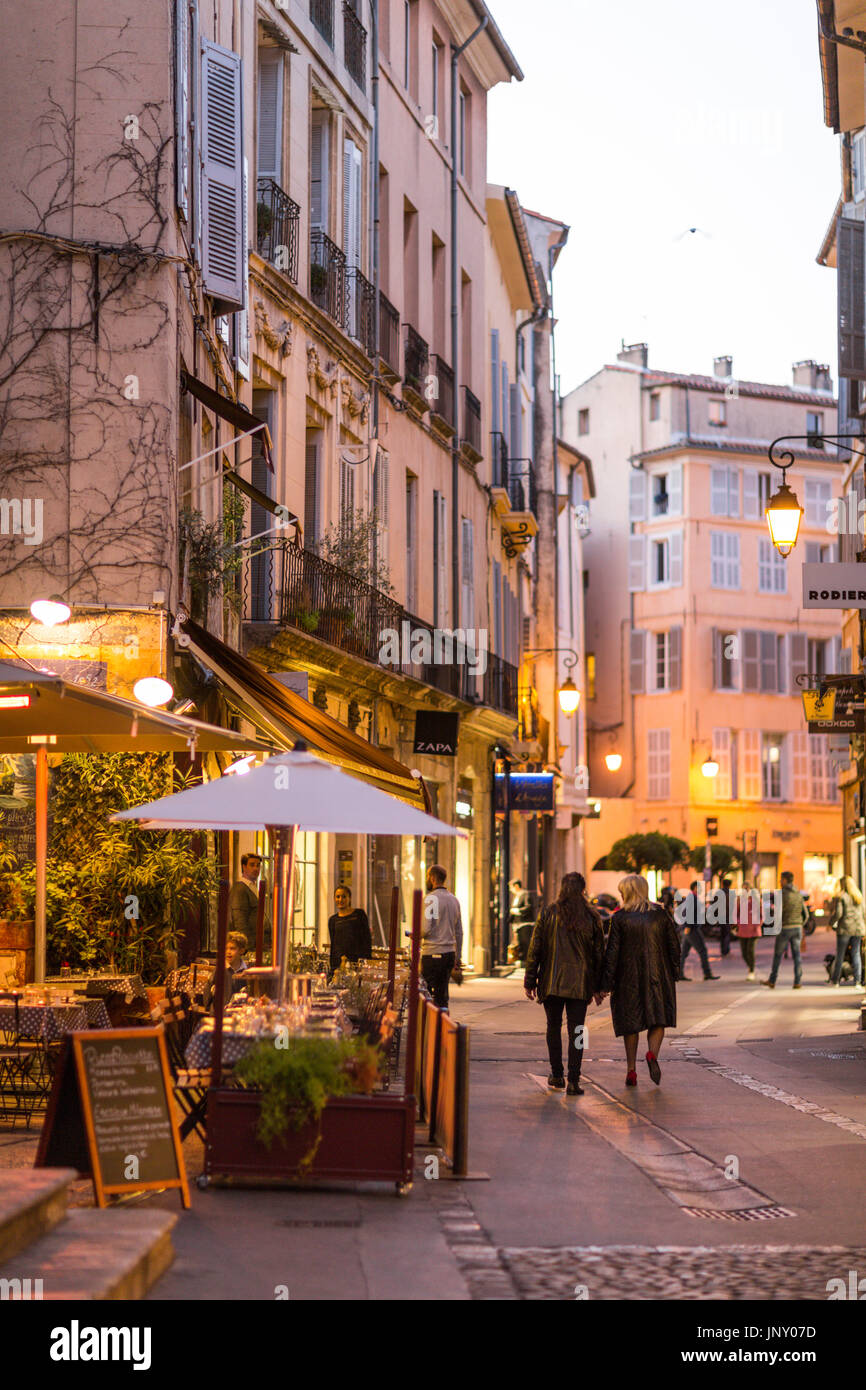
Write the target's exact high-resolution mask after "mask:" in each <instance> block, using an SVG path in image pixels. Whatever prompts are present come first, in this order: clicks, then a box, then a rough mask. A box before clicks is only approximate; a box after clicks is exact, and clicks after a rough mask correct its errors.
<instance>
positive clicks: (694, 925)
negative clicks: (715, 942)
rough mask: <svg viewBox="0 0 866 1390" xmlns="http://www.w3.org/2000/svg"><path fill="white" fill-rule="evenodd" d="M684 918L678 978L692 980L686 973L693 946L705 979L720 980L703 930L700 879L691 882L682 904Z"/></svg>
mask: <svg viewBox="0 0 866 1390" xmlns="http://www.w3.org/2000/svg"><path fill="white" fill-rule="evenodd" d="M680 910H681V912H682V920H683V924H684V925H683V944H682V954H681V956H680V963H679V970H678V972H677V978H678V979H679V980H690V979H691V976H690V975H687V974H686V957H687V956H688V954H689V951H691V950H692V948H694V949H695V951H697V953H698V957H699V959H700V962H701V967H702V969H703V972H704V979H705V980H718V978H719V976H718V975H714V974H713V972H712V970H711V969H710V958H709V955H708V954H707V943H706V941H705V940H704V934H703V932H702V931H701V922H702V921H703V904H702V903H701V900H700V898H699V897H698V880H697V879H693V880H692V882H691V883H690V884H689V891H688V893H687V894H686V896H685V898H684V900H683V902H682V903H681V905H680Z"/></svg>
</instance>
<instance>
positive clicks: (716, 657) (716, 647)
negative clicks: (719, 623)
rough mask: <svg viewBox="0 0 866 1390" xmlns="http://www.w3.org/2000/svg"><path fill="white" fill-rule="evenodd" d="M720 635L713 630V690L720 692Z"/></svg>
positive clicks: (716, 630)
mask: <svg viewBox="0 0 866 1390" xmlns="http://www.w3.org/2000/svg"><path fill="white" fill-rule="evenodd" d="M722 640H723V639H722V633H721V632H720V631H719V629H718V628H717V627H714V628H713V689H714V690H720V689H721V685H722Z"/></svg>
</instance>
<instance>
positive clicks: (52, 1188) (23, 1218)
mask: <svg viewBox="0 0 866 1390" xmlns="http://www.w3.org/2000/svg"><path fill="white" fill-rule="evenodd" d="M77 1176H78V1175H77V1173H76V1172H75V1170H74V1168H12V1169H6V1170H5V1171H4V1173H3V1181H2V1183H0V1265H2V1264H4V1263H5V1262H6V1261H7V1260H11V1259H13V1258H14V1257H15V1256H16V1255H17V1254H18V1253H19V1251H21V1250H25V1249H26V1248H27V1246H28V1245H31V1244H32V1243H33V1241H35V1240H39V1239H40V1238H41V1237H42V1236H44V1235H46V1234H47V1232H48V1231H50V1230H52V1229H53V1228H54V1227H55V1226H56V1225H57V1224H58V1222H60V1221H62V1220H63V1218H64V1217H65V1216H66V1202H67V1197H68V1195H69V1184H70V1183H71V1182H74V1181H75V1179H76V1177H77Z"/></svg>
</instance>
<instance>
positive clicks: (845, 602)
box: [803, 564, 866, 608]
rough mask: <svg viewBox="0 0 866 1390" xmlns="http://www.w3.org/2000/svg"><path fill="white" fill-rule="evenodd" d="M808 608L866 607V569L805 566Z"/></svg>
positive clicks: (804, 593) (804, 575)
mask: <svg viewBox="0 0 866 1390" xmlns="http://www.w3.org/2000/svg"><path fill="white" fill-rule="evenodd" d="M803 607H804V608H866V567H864V566H863V565H847V564H846V565H842V564H830V565H804V566H803Z"/></svg>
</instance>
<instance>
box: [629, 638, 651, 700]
mask: <svg viewBox="0 0 866 1390" xmlns="http://www.w3.org/2000/svg"><path fill="white" fill-rule="evenodd" d="M646 639H647V634H646V633H645V632H644V630H643V629H642V628H637V627H635V628H632V630H631V646H630V655H629V664H630V679H631V693H632V695H645V694H646Z"/></svg>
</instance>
